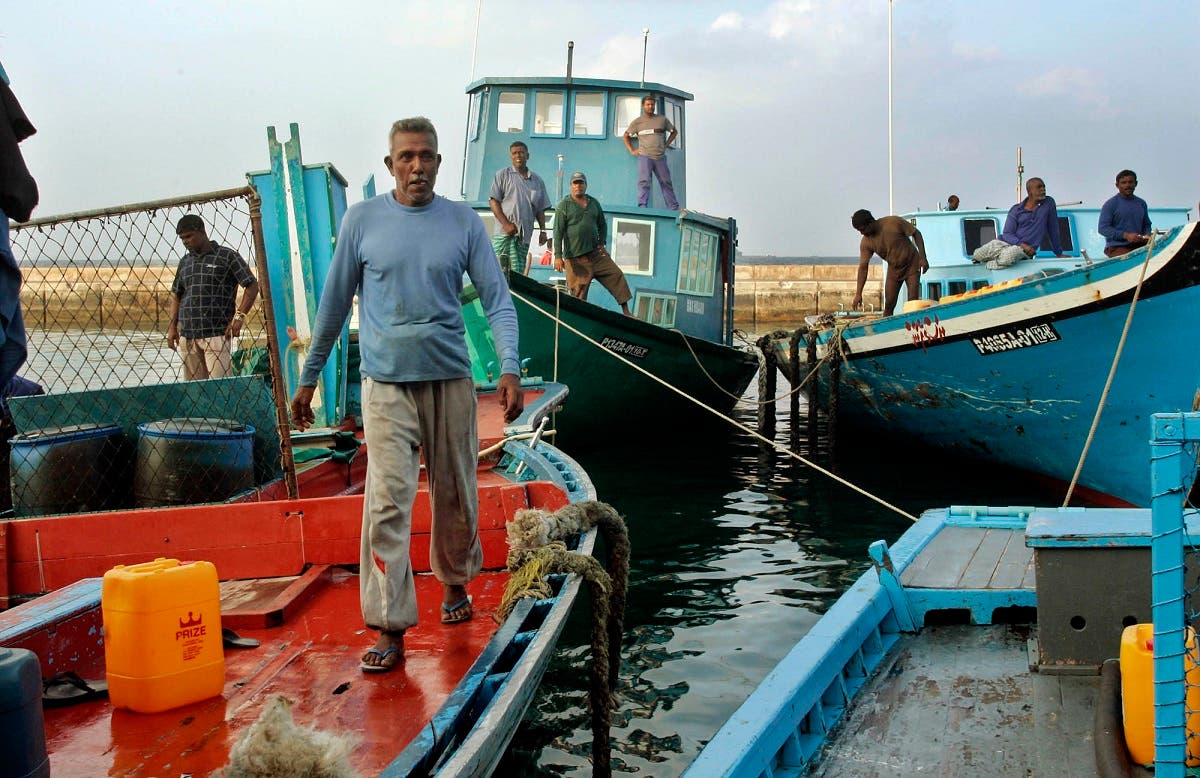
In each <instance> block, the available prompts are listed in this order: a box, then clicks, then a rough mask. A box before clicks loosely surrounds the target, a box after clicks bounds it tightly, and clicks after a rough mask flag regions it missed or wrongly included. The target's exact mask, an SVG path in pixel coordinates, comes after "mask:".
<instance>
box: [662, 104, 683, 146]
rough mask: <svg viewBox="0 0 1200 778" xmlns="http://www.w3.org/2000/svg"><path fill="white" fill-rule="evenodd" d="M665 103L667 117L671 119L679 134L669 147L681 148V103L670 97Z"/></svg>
mask: <svg viewBox="0 0 1200 778" xmlns="http://www.w3.org/2000/svg"><path fill="white" fill-rule="evenodd" d="M666 103H667V118H668V119H670V120H671V124H673V125H674V126H675V129H676V130H678V131H679V135H678V136H676V138H675V142H674V143H672V144H671V148H673V149H681V148H683V103H680V102H678V101H676V100H670V99H668V100H667V101H666Z"/></svg>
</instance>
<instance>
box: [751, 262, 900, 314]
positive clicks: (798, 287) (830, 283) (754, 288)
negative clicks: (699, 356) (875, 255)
mask: <svg viewBox="0 0 1200 778" xmlns="http://www.w3.org/2000/svg"><path fill="white" fill-rule="evenodd" d="M857 278H858V265H799V264H797V265H738V266H737V268H736V275H735V289H736V290H737V291H736V294H735V296H734V303H733V318H734V321H735V322H737V323H738V324H739V325H751V326H756V325H770V324H776V323H789V324H790V323H794V322H797V321H799V320H801V319H803V318H804V317H805V316H811V315H813V314H817V313H826V312H829V311H836V310H838V309H839V307H840V306H844V307H845V308H846V309H847V310H849V308H850V302H851V301H852V300H853V299H854V287H855V284H856V281H857ZM882 279H883V265H882V264H880V263H879V262H878V261H876V262H874V263H872V264H871V266H870V269H869V272H868V274H867V285H866V288H865V289H863V302H864V304H866V305H867V306H868V307H869V306H871V305H874V306H875V308H876V309H879V308H880V307H881V306H882V302H883V298H882V289H883V285H882Z"/></svg>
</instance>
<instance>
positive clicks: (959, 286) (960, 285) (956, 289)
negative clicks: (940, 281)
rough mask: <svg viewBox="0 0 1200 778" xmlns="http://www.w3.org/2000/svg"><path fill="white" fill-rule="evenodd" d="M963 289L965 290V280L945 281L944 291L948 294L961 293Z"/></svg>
mask: <svg viewBox="0 0 1200 778" xmlns="http://www.w3.org/2000/svg"><path fill="white" fill-rule="evenodd" d="M965 291H967V282H966V281H947V282H946V293H947V294H948V295H949V294H962V293H963V292H965Z"/></svg>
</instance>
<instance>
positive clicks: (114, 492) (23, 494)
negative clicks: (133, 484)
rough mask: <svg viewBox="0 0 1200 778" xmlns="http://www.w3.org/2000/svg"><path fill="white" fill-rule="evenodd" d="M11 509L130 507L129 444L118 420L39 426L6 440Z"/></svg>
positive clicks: (22, 512)
mask: <svg viewBox="0 0 1200 778" xmlns="http://www.w3.org/2000/svg"><path fill="white" fill-rule="evenodd" d="M10 445H11V448H10V458H9V475H10V478H11V483H12V499H13V513H14V514H15V515H17V516H42V515H46V514H51V513H78V512H83V511H105V510H115V509H117V508H128V507H129V484H130V480H131V472H130V471H131V469H132V464H133V448H132V446H131V445H130V444H129V441H128V439H127V438H126V437H125V433H124V431H122V429H121V427H120V426H119V425H117V424H70V425H67V426H63V427H44V428H42V429H38V430H31V431H29V432H26V433H24V434H22V435H17V436H15V437H13V439H12V440H11V441H10Z"/></svg>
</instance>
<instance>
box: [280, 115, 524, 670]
mask: <svg viewBox="0 0 1200 778" xmlns="http://www.w3.org/2000/svg"><path fill="white" fill-rule="evenodd" d="M388 144H389V154H388V155H387V156H386V157H384V160H383V162H384V165H386V166H387V169H388V171H389V172H390V173H391V174H392V176H393V177H394V178H395V179H396V187H395V189H394V190H392V191H390V192H386V193H384V194H382V195H379V196H377V197H373V198H371V199H369V200H364V201H363V202H360V203H355V204H354V205H352V206H351V207H350V208H349V210H347V211H346V215H345V217H344V218H343V219H342V226H341V229H340V230H338V239H337V248H336V249H335V250H334V255H333V262H332V263H331V265H330V268H329V275H328V277H327V279H326V281H325V290H324V292H323V293H322V295H321V303H320V306H319V307H318V309H317V317H316V321H315V326H314V327H313V336H312V343H311V344H310V346H309V352H308V358H307V359H306V360H305V362H304V370H303V372H302V373H301V375H300V386H299V387H298V388H297V389H296V393H295V395H294V396H293V397H292V420H293V422H294V423H295V424H296V427H297V428H299V429H301V430H303V429H306V428H307V427H308V426H309V425H310V424H312V423H313V420H314V415H313V410H312V398H313V393H314V387H316V385H317V379H318V378H319V376H320V372H321V369H322V368H323V367H324V366H325V361H326V360H327V359H328V357H329V352H330V350H331V349H332V346H333V343H334V341H335V340H336V339H337V338H338V336H339V335H340V334H341V331H342V327H343V326H345V323H346V319H347V317H348V316H349V315H350V309H351V306H352V305H353V302H354V296H355V294H356V293H357V294H358V314H359V330H358V337H359V348H360V353H361V358H362V366H361V372H362V377H363V378H362V409H363V410H362V414H363V418H362V421H363V432H364V434H365V437H366V442H367V449H368V451H369V452H370V456H369V457H368V459H367V482H366V489H365V492H364V499H363V528H362V541H361V553H360V566H359V596H360V599H361V605H362V612H363V620H364V621H365V622H366V625H367V627H369V628H371V629H373V630H377V631H378V632H379V637H378V639H377V640H376V642H375V645H374V646H373V647H371V648H370V649H368V650H367V652H366V653H365V654H364V655H363V657H362V661H361V665H360V667H361V669H362V671H363V672H368V673H373V672H383V671H386V670H390V669H391V668H393V667H394V666H395V665H396V664H397V663H398V662H399V661H401V659H402V658H403V656H404V632H405V630H406V629H408V628H409V627H412V626H414V625H416V623H417V599H416V588H415V585H414V581H413V570H412V562H411V560H410V559H409V542H410V535H411V526H412V507H413V501H414V500H415V499H416V496H417V488H418V478H419V473H420V466H421V451H422V450H423V451H424V454H425V467H426V471H427V472H428V474H429V484H430V490H431V493H430V499H429V502H430V508H431V510H432V514H433V524H432V528H431V539H430V550H429V556H430V565H431V567H432V568H433V573H434V575H435V576H436V577H437V579H438V580H439V581H440V582H441V584H442V590H443V594H442V608H441V611H442V621H443V622H445V623H448V624H452V623H458V622H463V621H467V620H469V619H470V618H471V617H472V615H473V612H472V607H471V599H470V598H469V597H468V596H467V589H466V585H467V583H469V582H470V581H471V580H472V579H473V578H475V576H476V575H478V574H479V571H480V569H481V568H482V566H483V550H482V547H481V546H480V542H479V531H478V508H479V493H478V488H477V482H476V465H477V458H478V453H479V444H478V429H477V427H476V398H475V382H474V380H473V379H472V378H471V362H470V357H469V356H468V353H467V344H466V336H465V327H464V324H463V318H462V307H461V305H460V303H459V295H460V294H461V293H462V288H463V273H464V272H465V273H466V274H467V275H468V276H469V277H470V279H471V281H472V283H474V285H475V288H476V289H477V290H478V291H479V300H480V302H481V303H482V304H483V309H484V312H485V313H486V314H487V318H488V323H489V324H490V325H491V327H492V334H493V335H494V336H495V340H496V353H497V354H499V355H500V360H501V366H500V372H501V376H500V380H499V382H498V385H497V395H498V398H499V401H500V406H501V408H502V409H503V411H504V418H505V420H506V421H512V420H513V419H515V418H516V417H517V416H518V415H519V414H520V413H521V410H522V408H523V407H524V402H525V401H524V395H523V394H522V392H521V384H520V379H519V378H518V376H519V375H520V364H519V362H518V356H517V349H518V346H517V312H516V309H515V308H514V307H513V302H512V297H511V295H510V294H509V291H508V285H507V284H506V283H505V281H504V274H503V272H502V271H501V270H500V263H499V262H497V261H496V253H495V252H494V251H493V250H492V244H491V242H490V241H489V240H488V234H487V230H486V229H485V228H484V226H483V221H482V220H481V219H480V218H479V216H478V215H477V214H476V213H475V212H474V211H473V210H471V209H470V208H469V207H468V206H467V205H465V204H464V203H458V202H451V201H450V200H447V199H446V198H444V197H440V196H438V195H436V194H434V191H433V187H434V183H435V181H436V180H437V174H438V169H439V168H440V167H441V164H442V155H441V154H439V153H438V150H437V149H438V141H437V130H436V129H434V126H433V123H432V122H430V121H429V120H428V119H426V118H425V117H423V116H418V117H413V118H409V119H401V120H400V121H398V122H396V123H395V124H393V125H392V127H391V130H390V132H389V133H388Z"/></svg>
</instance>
